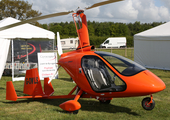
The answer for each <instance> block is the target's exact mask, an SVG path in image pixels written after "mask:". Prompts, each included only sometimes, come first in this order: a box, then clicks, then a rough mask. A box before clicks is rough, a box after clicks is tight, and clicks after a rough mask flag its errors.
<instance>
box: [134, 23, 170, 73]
mask: <svg viewBox="0 0 170 120" xmlns="http://www.w3.org/2000/svg"><path fill="white" fill-rule="evenodd" d="M134 61H135V62H137V63H139V64H141V65H142V66H144V67H146V68H154V69H163V70H170V22H168V23H165V24H162V25H159V26H157V27H154V28H152V29H149V30H146V31H144V32H141V33H138V34H135V35H134Z"/></svg>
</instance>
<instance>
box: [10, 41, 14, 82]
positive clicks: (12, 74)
mask: <svg viewBox="0 0 170 120" xmlns="http://www.w3.org/2000/svg"><path fill="white" fill-rule="evenodd" d="M11 44H12V45H11V46H12V81H14V44H13V39H12V40H11Z"/></svg>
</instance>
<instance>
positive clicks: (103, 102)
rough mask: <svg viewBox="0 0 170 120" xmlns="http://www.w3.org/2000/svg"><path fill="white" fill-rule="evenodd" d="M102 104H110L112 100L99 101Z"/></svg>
mask: <svg viewBox="0 0 170 120" xmlns="http://www.w3.org/2000/svg"><path fill="white" fill-rule="evenodd" d="M99 101H100V103H101V104H110V101H111V100H99Z"/></svg>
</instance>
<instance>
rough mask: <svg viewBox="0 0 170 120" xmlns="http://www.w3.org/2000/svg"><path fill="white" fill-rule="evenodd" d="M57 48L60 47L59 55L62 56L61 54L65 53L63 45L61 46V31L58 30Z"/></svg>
mask: <svg viewBox="0 0 170 120" xmlns="http://www.w3.org/2000/svg"><path fill="white" fill-rule="evenodd" d="M57 48H58V54H59V56H61V54H63V50H62V46H61V41H60V35H59V32H57Z"/></svg>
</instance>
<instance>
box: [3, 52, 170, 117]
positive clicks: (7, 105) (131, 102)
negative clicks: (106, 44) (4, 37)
mask: <svg viewBox="0 0 170 120" xmlns="http://www.w3.org/2000/svg"><path fill="white" fill-rule="evenodd" d="M122 51H123V50H120V51H119V50H112V52H114V53H118V54H123V53H124V52H122ZM123 56H124V55H123ZM127 57H131V53H130V52H128V56H127ZM150 71H152V72H153V73H154V74H156V75H157V76H158V77H160V78H161V79H162V80H163V81H164V82H165V84H166V89H165V90H164V91H162V92H159V93H156V94H153V98H154V100H155V103H156V105H155V108H154V109H153V110H152V111H146V110H144V109H143V108H142V106H141V101H142V99H143V98H144V97H145V96H142V97H130V98H113V100H112V101H111V103H110V104H108V105H107V104H106V105H105V104H100V103H99V102H98V100H95V99H84V98H81V99H79V102H80V104H81V109H80V110H79V113H78V114H77V115H74V114H68V113H66V112H65V111H63V110H62V109H61V108H60V107H59V105H60V104H61V103H63V102H65V101H67V100H68V99H50V100H48V99H36V100H33V99H20V100H17V101H16V102H13V101H8V100H6V99H5V97H6V81H11V77H6V76H3V77H2V78H1V80H0V95H1V96H0V119H1V120H30V119H31V120H39V119H40V120H48V119H49V120H56V119H57V120H60V119H61V120H99V119H100V120H112V119H115V120H151V119H153V120H170V71H164V70H154V69H150ZM41 82H42V84H43V81H41ZM13 84H14V87H15V89H16V92H17V94H18V95H23V93H22V92H23V82H22V81H20V82H13ZM52 84H53V87H54V90H55V93H54V95H63V94H68V93H69V91H70V90H71V89H72V88H73V87H74V86H75V83H73V82H72V80H70V77H69V75H68V74H67V73H66V72H65V71H64V69H63V68H61V69H60V71H59V79H57V80H53V81H52Z"/></svg>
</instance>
